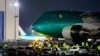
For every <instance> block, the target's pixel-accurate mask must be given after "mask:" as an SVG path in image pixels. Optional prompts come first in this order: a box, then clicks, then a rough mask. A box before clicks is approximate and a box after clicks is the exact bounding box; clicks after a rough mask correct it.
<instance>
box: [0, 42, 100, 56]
mask: <svg viewBox="0 0 100 56" xmlns="http://www.w3.org/2000/svg"><path fill="white" fill-rule="evenodd" d="M75 45H76V46H80V45H79V44H75ZM71 46H72V45H70V44H68V43H66V42H63V43H61V44H59V43H58V42H53V43H52V42H43V43H34V44H33V43H32V42H31V43H29V44H28V45H27V46H16V47H14V46H10V47H9V43H4V45H3V46H1V47H0V56H45V55H44V54H45V51H44V50H43V48H45V47H48V48H59V47H62V48H65V49H66V50H67V49H69V48H70V47H71ZM81 46H83V47H85V48H86V49H87V50H89V48H94V47H91V46H89V44H88V42H82V43H81ZM94 49H96V50H97V51H98V54H100V45H97V46H96V47H95V48H94ZM51 55H54V56H56V55H55V54H54V53H53V54H51ZM51 55H50V56H51Z"/></svg>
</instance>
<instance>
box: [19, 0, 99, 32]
mask: <svg viewBox="0 0 100 56" xmlns="http://www.w3.org/2000/svg"><path fill="white" fill-rule="evenodd" d="M19 2H20V12H19V13H20V15H19V17H20V25H21V26H22V28H23V29H24V30H25V32H26V33H31V28H30V26H31V24H32V23H33V22H35V21H36V19H38V18H39V17H40V16H41V15H42V14H43V13H44V12H46V11H56V10H73V11H91V12H100V0H19Z"/></svg>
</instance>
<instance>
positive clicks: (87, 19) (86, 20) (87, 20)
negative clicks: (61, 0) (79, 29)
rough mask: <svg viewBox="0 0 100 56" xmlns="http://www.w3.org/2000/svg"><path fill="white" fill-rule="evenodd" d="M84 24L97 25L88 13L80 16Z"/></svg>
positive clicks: (92, 16)
mask: <svg viewBox="0 0 100 56" xmlns="http://www.w3.org/2000/svg"><path fill="white" fill-rule="evenodd" d="M80 16H81V17H82V20H83V22H84V23H98V21H97V20H96V17H95V16H94V15H92V14H91V13H90V12H86V13H83V14H81V15H80Z"/></svg>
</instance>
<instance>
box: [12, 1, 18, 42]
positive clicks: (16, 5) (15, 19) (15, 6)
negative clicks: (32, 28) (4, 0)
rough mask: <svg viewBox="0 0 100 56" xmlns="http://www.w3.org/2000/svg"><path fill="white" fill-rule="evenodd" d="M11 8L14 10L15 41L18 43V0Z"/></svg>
mask: <svg viewBox="0 0 100 56" xmlns="http://www.w3.org/2000/svg"><path fill="white" fill-rule="evenodd" d="M10 6H12V7H13V8H14V41H15V42H16V38H17V35H16V34H17V33H16V32H17V31H16V30H17V27H16V26H17V25H16V24H17V22H16V21H17V18H18V15H17V12H19V11H18V8H19V3H18V0H15V1H14V2H13V3H11V4H10Z"/></svg>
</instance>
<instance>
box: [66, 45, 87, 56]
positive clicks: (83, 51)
mask: <svg viewBox="0 0 100 56" xmlns="http://www.w3.org/2000/svg"><path fill="white" fill-rule="evenodd" d="M67 54H68V55H78V54H88V51H87V49H85V48H84V47H82V46H72V47H71V48H70V49H69V50H68V51H67Z"/></svg>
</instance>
